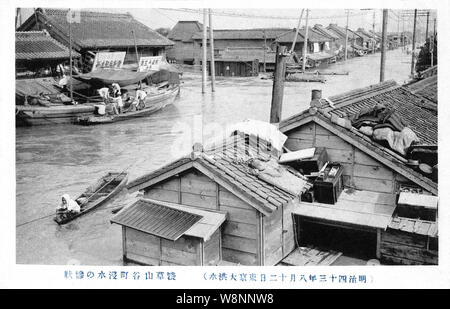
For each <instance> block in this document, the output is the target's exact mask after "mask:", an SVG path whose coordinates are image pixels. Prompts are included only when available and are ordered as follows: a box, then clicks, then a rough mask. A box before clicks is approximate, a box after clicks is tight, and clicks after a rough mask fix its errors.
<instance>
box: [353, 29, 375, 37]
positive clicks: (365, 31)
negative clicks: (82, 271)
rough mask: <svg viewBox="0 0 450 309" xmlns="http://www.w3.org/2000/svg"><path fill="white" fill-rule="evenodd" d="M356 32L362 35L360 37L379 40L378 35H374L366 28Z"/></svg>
mask: <svg viewBox="0 0 450 309" xmlns="http://www.w3.org/2000/svg"><path fill="white" fill-rule="evenodd" d="M356 32H358V34H360V35H361V34H363V35H365V36H367V37H369V38H372V39H375V40H376V39H377V37H376V35H374V34H373V33H372V32H369V31H367V30H365V29H364V28H358V30H356Z"/></svg>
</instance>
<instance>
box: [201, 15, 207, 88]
mask: <svg viewBox="0 0 450 309" xmlns="http://www.w3.org/2000/svg"><path fill="white" fill-rule="evenodd" d="M206 11H207V10H206V9H203V40H202V45H203V46H202V50H203V59H202V93H205V91H206V78H207V76H206V62H207V61H208V60H207V57H206V53H207V49H206V45H207V40H206V36H207V32H206V30H207V29H206V28H208V26H207V25H208V24H207V19H206V16H207V15H208V14H207V12H206Z"/></svg>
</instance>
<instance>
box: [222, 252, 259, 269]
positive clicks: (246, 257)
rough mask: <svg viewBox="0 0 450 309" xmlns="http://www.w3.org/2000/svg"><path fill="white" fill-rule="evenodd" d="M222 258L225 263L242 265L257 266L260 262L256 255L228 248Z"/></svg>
mask: <svg viewBox="0 0 450 309" xmlns="http://www.w3.org/2000/svg"><path fill="white" fill-rule="evenodd" d="M222 256H223V260H224V261H228V262H232V263H236V264H240V265H249V266H253V265H257V264H258V260H257V256H256V254H252V253H246V252H242V251H238V250H232V249H228V248H223V249H222Z"/></svg>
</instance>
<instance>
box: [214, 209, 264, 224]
mask: <svg viewBox="0 0 450 309" xmlns="http://www.w3.org/2000/svg"><path fill="white" fill-rule="evenodd" d="M220 211H226V212H227V213H228V219H227V221H234V222H241V223H248V224H256V213H257V212H256V211H255V210H254V209H242V208H236V207H230V206H225V205H220Z"/></svg>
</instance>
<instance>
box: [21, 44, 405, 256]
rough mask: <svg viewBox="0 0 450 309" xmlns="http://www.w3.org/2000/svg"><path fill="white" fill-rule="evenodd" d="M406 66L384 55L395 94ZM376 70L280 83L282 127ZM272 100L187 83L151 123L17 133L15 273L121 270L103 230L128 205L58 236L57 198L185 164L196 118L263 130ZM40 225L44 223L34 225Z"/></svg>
mask: <svg viewBox="0 0 450 309" xmlns="http://www.w3.org/2000/svg"><path fill="white" fill-rule="evenodd" d="M409 61H410V56H409V55H406V54H405V53H402V51H401V50H395V51H389V52H388V54H387V62H386V73H385V76H386V79H394V80H396V81H397V82H398V83H399V84H402V83H403V82H404V81H406V80H407V79H408V74H409V70H410V63H409ZM379 62H380V54H379V53H378V54H375V55H367V56H365V57H360V58H353V59H350V60H349V61H347V62H346V63H343V62H340V63H337V64H334V65H331V66H330V67H328V68H327V69H326V70H327V71H338V72H342V71H348V72H350V73H349V75H336V76H326V79H327V82H326V83H324V84H322V83H294V82H293V83H286V85H285V95H284V104H283V114H282V116H283V118H286V117H288V116H291V115H293V114H295V113H297V112H300V111H302V110H304V109H305V108H307V107H308V105H309V101H310V96H311V90H312V89H322V93H323V96H324V97H328V96H331V95H334V94H338V93H341V92H344V91H348V90H351V89H354V88H358V87H364V86H368V85H370V84H375V83H377V82H378V80H379V70H378V68H379ZM391 68H392V69H391ZM271 93H272V81H271V80H262V79H260V78H256V77H252V78H218V80H217V86H216V92H215V93H214V94H211V93H210V89H208V92H207V93H206V94H205V95H202V94H201V76H200V75H188V74H187V75H185V78H184V83H183V84H182V89H181V94H180V97H179V98H178V99H177V100H176V102H175V103H174V104H173V105H171V106H168V107H167V108H165V109H164V110H162V111H160V112H157V113H155V114H154V115H151V116H149V117H145V118H142V119H136V120H130V121H127V122H121V123H115V124H110V125H103V126H94V127H81V126H75V125H60V126H42V127H31V128H17V129H16V175H17V176H16V177H17V178H16V185H17V192H16V225H17V230H16V254H17V257H16V260H17V263H25V264H68V263H69V264H73V263H80V264H89V265H120V264H121V263H122V260H121V258H122V244H121V232H120V227H119V226H116V225H111V224H110V222H109V220H110V218H111V217H112V214H111V210H112V209H115V208H117V207H121V206H123V205H126V204H128V203H130V202H132V201H133V199H134V197H133V196H130V195H127V194H122V195H120V196H119V197H117V198H116V199H115V200H113V201H112V202H111V203H109V204H107V205H105V206H103V207H101V208H100V209H99V210H97V211H95V212H93V213H91V214H87V215H86V216H84V217H82V218H80V219H79V220H75V221H74V222H72V223H69V224H67V225H66V226H62V227H60V226H58V225H57V224H56V223H54V222H53V220H52V215H53V212H54V209H55V207H56V206H57V205H58V203H59V202H60V196H61V195H62V194H64V193H68V194H70V195H71V196H72V197H75V196H76V195H77V194H79V193H80V192H82V191H83V190H84V189H85V188H86V187H87V186H88V185H90V184H92V183H93V182H95V181H96V180H97V179H98V178H99V177H101V176H102V175H103V174H105V173H106V172H107V171H110V170H114V171H122V170H124V169H125V168H127V167H129V169H128V172H129V173H130V179H134V178H136V177H138V176H140V175H142V174H145V173H148V172H149V171H151V170H153V169H155V168H158V167H159V166H161V165H163V164H165V163H167V162H170V161H172V160H174V159H175V158H176V157H178V156H180V155H182V154H185V153H186V152H187V151H189V149H190V145H191V143H190V141H189V140H186V139H185V138H184V136H185V135H186V130H188V129H191V128H192V127H194V124H195V123H196V119H199V117H200V116H201V121H202V123H203V126H205V127H206V126H209V125H211V124H215V125H216V126H217V127H220V128H223V127H225V126H226V125H229V124H232V123H235V122H238V121H241V120H244V119H246V118H252V119H258V120H268V119H269V111H270V101H271ZM193 131H195V128H194V129H193ZM205 138H206V137H205ZM180 140H181V141H183V142H182V143H180ZM173 145H178V146H177V147H173ZM37 218H42V219H40V220H36V221H33V220H35V219H37ZM31 221H32V222H31ZM28 222H29V223H28Z"/></svg>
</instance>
